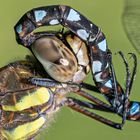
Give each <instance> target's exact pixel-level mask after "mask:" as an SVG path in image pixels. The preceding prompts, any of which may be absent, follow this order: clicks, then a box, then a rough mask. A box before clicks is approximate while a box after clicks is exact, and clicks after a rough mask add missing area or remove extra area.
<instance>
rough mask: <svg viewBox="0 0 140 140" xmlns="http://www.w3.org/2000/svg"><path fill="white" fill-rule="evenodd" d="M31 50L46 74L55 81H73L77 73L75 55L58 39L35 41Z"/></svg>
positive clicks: (46, 38) (49, 38) (47, 38)
mask: <svg viewBox="0 0 140 140" xmlns="http://www.w3.org/2000/svg"><path fill="white" fill-rule="evenodd" d="M31 49H32V51H33V53H34V55H35V56H36V57H37V59H38V60H39V61H40V63H41V64H42V65H43V67H44V68H45V70H46V72H47V73H48V74H49V75H50V76H51V77H52V78H54V79H55V80H57V81H60V82H67V81H70V80H72V78H73V76H74V74H75V72H76V71H77V60H76V58H75V56H74V54H73V53H72V52H71V51H70V50H69V49H68V48H67V47H66V46H65V45H64V44H63V43H62V41H61V40H59V39H57V38H56V37H43V38H40V39H38V40H36V41H35V43H34V44H33V45H32V46H31Z"/></svg>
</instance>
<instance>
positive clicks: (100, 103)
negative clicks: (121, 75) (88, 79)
mask: <svg viewBox="0 0 140 140" xmlns="http://www.w3.org/2000/svg"><path fill="white" fill-rule="evenodd" d="M72 92H74V93H75V94H78V95H80V96H82V97H84V98H86V99H88V100H90V101H91V102H94V103H95V104H97V105H99V106H102V108H105V109H108V110H110V111H113V112H115V110H114V108H112V106H110V105H108V104H106V103H105V102H103V101H101V100H100V99H98V98H96V97H94V96H93V95H91V94H88V93H87V92H85V91H83V90H81V89H80V90H78V91H74V90H73V91H72Z"/></svg>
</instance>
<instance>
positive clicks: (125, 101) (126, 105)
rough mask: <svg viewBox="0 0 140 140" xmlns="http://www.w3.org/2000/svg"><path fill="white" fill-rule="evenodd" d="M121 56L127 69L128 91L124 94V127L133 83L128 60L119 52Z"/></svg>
mask: <svg viewBox="0 0 140 140" xmlns="http://www.w3.org/2000/svg"><path fill="white" fill-rule="evenodd" d="M118 53H119V54H120V56H121V57H122V59H123V61H124V64H125V67H126V90H125V94H124V108H123V109H124V110H123V118H122V127H123V125H124V124H125V121H126V115H127V109H128V102H129V99H128V97H129V91H130V89H129V88H130V83H131V78H130V77H131V76H130V70H129V66H128V63H127V60H126V59H125V57H124V55H123V53H122V52H121V51H119V52H118Z"/></svg>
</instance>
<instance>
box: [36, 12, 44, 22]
mask: <svg viewBox="0 0 140 140" xmlns="http://www.w3.org/2000/svg"><path fill="white" fill-rule="evenodd" d="M34 13H35V20H36V22H38V21H40V20H42V19H43V18H44V17H45V16H46V15H47V12H46V11H44V10H38V11H35V12H34Z"/></svg>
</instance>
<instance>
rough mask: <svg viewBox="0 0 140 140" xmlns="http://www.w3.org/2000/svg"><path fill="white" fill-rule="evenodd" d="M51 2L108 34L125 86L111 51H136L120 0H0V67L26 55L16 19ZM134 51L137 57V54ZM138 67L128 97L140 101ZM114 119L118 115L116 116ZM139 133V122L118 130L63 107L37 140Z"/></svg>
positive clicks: (122, 139) (111, 139)
mask: <svg viewBox="0 0 140 140" xmlns="http://www.w3.org/2000/svg"><path fill="white" fill-rule="evenodd" d="M53 4H65V5H70V6H71V7H73V8H75V9H77V10H78V11H80V12H81V13H82V14H84V15H85V16H86V17H88V18H89V19H90V20H91V21H93V22H94V23H95V24H96V25H98V26H99V27H100V28H101V29H102V30H103V32H104V33H105V34H106V37H107V41H108V46H109V48H110V49H111V51H112V53H113V62H114V65H115V71H116V73H117V78H118V81H119V82H120V83H121V84H122V85H123V86H124V82H125V68H124V66H123V63H122V60H121V59H120V57H119V56H118V55H114V53H115V52H116V51H118V50H121V51H123V52H124V53H125V54H126V55H127V53H128V52H134V53H136V51H135V50H134V48H133V47H132V45H131V44H130V42H129V41H128V39H127V37H126V35H125V32H124V29H123V26H122V22H121V15H122V12H123V8H124V2H123V0H116V1H115V0H104V1H103V0H82V1H81V0H13V1H12V0H1V2H0V19H1V20H0V66H1V67H2V66H4V65H6V64H8V63H9V62H13V61H15V60H20V59H23V58H24V56H25V55H26V54H29V51H28V50H27V49H26V48H24V47H21V46H19V45H18V44H17V43H16V41H15V34H14V30H13V27H14V25H15V24H16V22H17V21H18V20H19V18H20V17H21V16H22V15H23V14H24V13H25V12H26V11H28V10H30V9H32V8H35V7H39V6H46V5H53ZM136 54H137V56H138V60H140V57H139V54H138V53H136ZM130 64H132V63H130ZM138 65H139V61H138ZM139 70H140V66H138V72H137V77H136V80H135V83H134V86H133V91H132V95H131V99H132V100H137V101H140V95H139V90H140V87H139V79H140V73H139ZM88 82H90V83H92V80H91V77H88ZM95 94H96V93H95ZM102 115H105V113H102ZM107 117H110V118H111V119H114V116H113V115H107ZM115 120H118V118H116V117H115ZM47 125H48V124H47ZM139 132H140V123H139V122H130V121H127V123H126V125H125V127H124V130H122V131H119V130H115V129H113V128H110V127H108V126H105V125H103V124H101V123H99V122H97V121H95V120H92V119H90V118H88V117H85V116H83V115H81V114H79V113H76V112H74V111H72V110H70V109H68V108H66V107H65V108H63V109H62V110H61V111H60V112H59V113H58V114H57V115H56V117H55V119H54V122H53V123H52V125H51V126H49V129H48V130H46V131H44V132H42V133H41V134H40V136H39V137H38V140H85V139H88V140H91V139H94V140H102V139H104V140H106V139H107V140H118V139H119V140H125V139H127V140H130V139H139V137H140V136H139V135H140V133H139Z"/></svg>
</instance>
